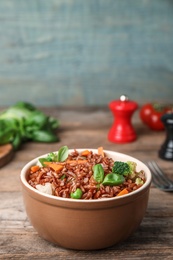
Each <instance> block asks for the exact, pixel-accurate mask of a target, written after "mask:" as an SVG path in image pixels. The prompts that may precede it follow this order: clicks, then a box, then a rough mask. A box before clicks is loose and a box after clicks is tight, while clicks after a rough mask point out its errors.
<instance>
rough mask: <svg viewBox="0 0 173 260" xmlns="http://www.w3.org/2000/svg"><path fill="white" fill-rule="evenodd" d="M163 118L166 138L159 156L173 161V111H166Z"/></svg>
mask: <svg viewBox="0 0 173 260" xmlns="http://www.w3.org/2000/svg"><path fill="white" fill-rule="evenodd" d="M161 120H162V122H163V124H164V126H165V130H166V139H165V141H164V143H163V144H162V146H161V148H160V150H159V157H160V158H161V159H164V160H168V161H173V112H170V113H166V114H165V115H163V116H162V117H161Z"/></svg>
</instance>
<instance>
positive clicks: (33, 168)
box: [31, 165, 40, 172]
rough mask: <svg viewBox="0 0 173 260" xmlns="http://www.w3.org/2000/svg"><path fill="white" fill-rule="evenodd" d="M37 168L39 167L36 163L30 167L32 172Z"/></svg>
mask: <svg viewBox="0 0 173 260" xmlns="http://www.w3.org/2000/svg"><path fill="white" fill-rule="evenodd" d="M39 169H40V167H39V166H38V165H34V166H32V167H31V171H32V172H37V171H38V170H39Z"/></svg>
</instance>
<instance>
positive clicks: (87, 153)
mask: <svg viewBox="0 0 173 260" xmlns="http://www.w3.org/2000/svg"><path fill="white" fill-rule="evenodd" d="M90 153H91V152H90V151H88V150H84V151H83V152H81V156H88V155H89V154H90Z"/></svg>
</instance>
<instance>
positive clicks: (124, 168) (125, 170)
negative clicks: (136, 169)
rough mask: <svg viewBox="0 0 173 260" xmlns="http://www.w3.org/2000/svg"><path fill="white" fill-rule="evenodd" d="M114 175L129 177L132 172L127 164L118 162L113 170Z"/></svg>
mask: <svg viewBox="0 0 173 260" xmlns="http://www.w3.org/2000/svg"><path fill="white" fill-rule="evenodd" d="M112 172H113V173H117V174H121V175H124V176H127V175H128V174H129V172H130V167H129V165H128V164H127V163H125V162H121V161H116V162H114V166H113V168H112Z"/></svg>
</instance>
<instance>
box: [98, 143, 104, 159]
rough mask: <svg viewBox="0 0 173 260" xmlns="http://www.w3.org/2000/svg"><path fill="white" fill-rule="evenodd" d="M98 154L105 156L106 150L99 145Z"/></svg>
mask: <svg viewBox="0 0 173 260" xmlns="http://www.w3.org/2000/svg"><path fill="white" fill-rule="evenodd" d="M98 154H99V155H102V156H103V157H104V150H103V147H102V146H100V147H98Z"/></svg>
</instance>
